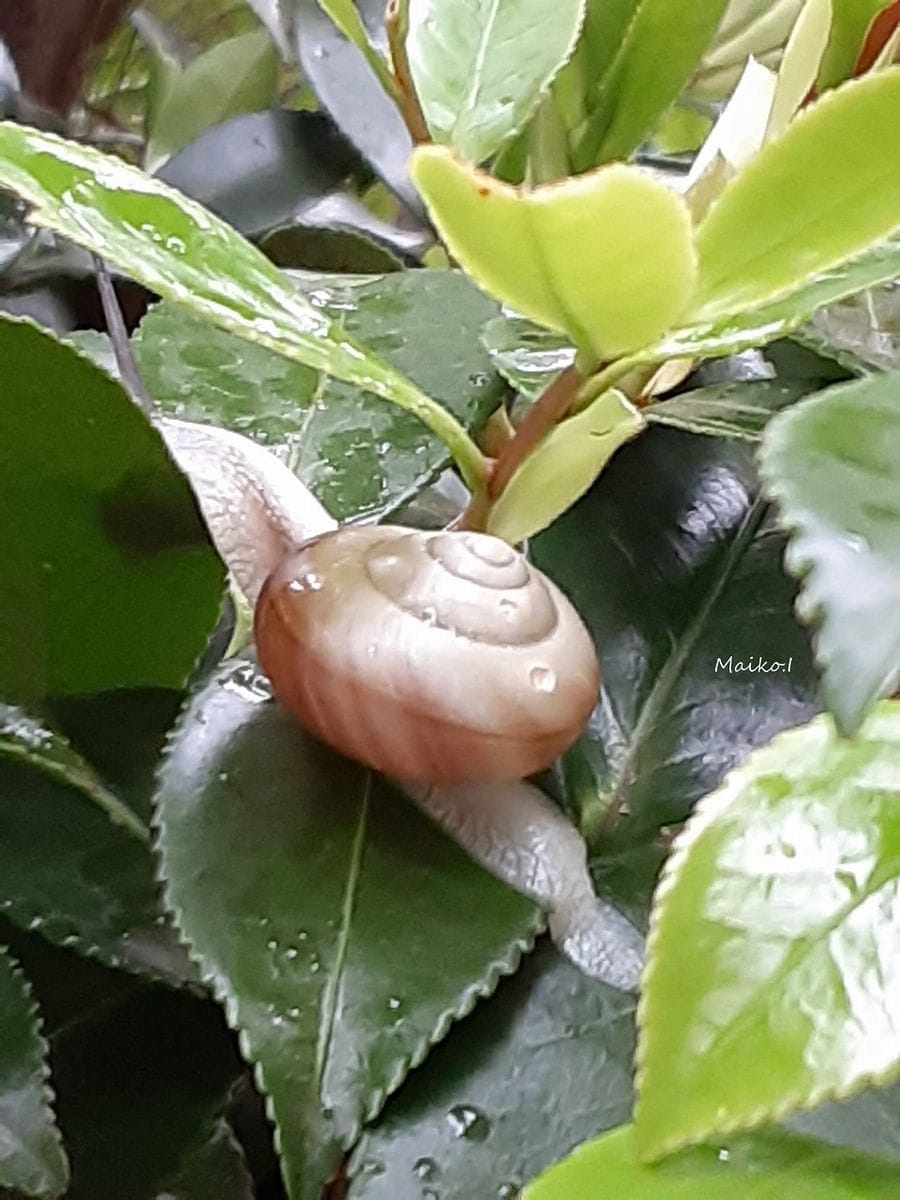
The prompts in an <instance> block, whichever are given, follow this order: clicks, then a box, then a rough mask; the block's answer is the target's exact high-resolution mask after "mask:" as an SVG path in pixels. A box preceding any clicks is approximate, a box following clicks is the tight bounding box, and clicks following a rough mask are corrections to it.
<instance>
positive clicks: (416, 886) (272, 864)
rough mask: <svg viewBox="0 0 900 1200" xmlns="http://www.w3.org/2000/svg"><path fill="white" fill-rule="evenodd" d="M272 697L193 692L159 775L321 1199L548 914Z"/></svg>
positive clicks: (284, 1129) (219, 987)
mask: <svg viewBox="0 0 900 1200" xmlns="http://www.w3.org/2000/svg"><path fill="white" fill-rule="evenodd" d="M266 698H267V696H266V681H265V679H264V678H263V677H261V676H259V675H258V674H257V673H256V672H255V670H254V668H253V667H252V666H251V665H249V664H247V663H236V664H232V665H230V666H229V667H227V668H225V669H223V670H222V671H221V672H220V673H219V674H218V676H217V677H215V678H214V679H213V680H212V682H211V683H210V684H209V686H208V687H207V688H206V689H205V690H204V691H202V692H200V693H199V694H198V695H197V696H196V697H195V699H194V701H193V704H192V705H191V707H190V708H189V709H188V710H187V712H186V714H185V717H184V719H183V721H182V724H181V726H180V728H179V730H178V732H177V734H176V736H175V737H174V739H173V740H172V742H171V743H170V749H169V754H168V756H167V759H166V762H165V766H164V769H163V773H162V776H161V782H160V790H159V794H158V797H157V803H158V810H157V811H158V822H159V828H160V846H161V850H162V856H163V871H164V875H165V878H166V880H167V897H168V901H169V904H170V906H171V908H172V909H173V911H174V912H175V913H176V916H177V921H178V924H179V926H180V928H181V930H182V931H183V933H184V935H185V936H186V938H187V939H188V941H189V942H190V944H191V947H192V949H193V952H194V954H196V955H197V956H198V958H199V959H200V961H201V963H202V967H203V973H204V975H205V977H206V978H207V979H208V980H209V981H210V983H211V984H212V986H213V987H214V989H215V992H216V994H217V995H218V996H219V997H220V998H221V999H222V1000H223V1001H224V1003H225V1005H226V1009H227V1011H228V1013H229V1018H230V1020H231V1021H232V1023H233V1024H234V1025H235V1026H236V1027H238V1028H239V1029H240V1030H241V1032H242V1037H243V1046H244V1048H245V1050H246V1052H247V1054H248V1055H249V1057H250V1058H251V1059H252V1060H253V1061H254V1062H255V1063H257V1064H258V1070H259V1079H260V1082H261V1084H262V1086H263V1088H264V1089H265V1091H266V1092H267V1093H268V1094H269V1096H270V1099H271V1108H272V1112H273V1115H274V1118H275V1121H276V1124H277V1126H278V1130H279V1139H280V1147H281V1151H282V1160H283V1169H284V1174H285V1178H286V1181H287V1184H288V1190H289V1193H290V1195H291V1196H292V1197H294V1198H296V1200H307V1198H309V1200H318V1198H319V1196H320V1191H321V1187H322V1184H323V1183H324V1182H325V1180H327V1179H328V1178H329V1177H330V1176H331V1174H332V1173H333V1172H334V1170H335V1169H336V1167H337V1165H338V1163H339V1161H340V1157H341V1151H342V1149H343V1148H346V1147H347V1146H349V1145H351V1144H352V1142H353V1141H354V1140H355V1138H356V1137H357V1135H358V1132H359V1128H360V1124H361V1122H362V1121H364V1120H366V1119H370V1118H371V1117H373V1116H374V1115H375V1114H376V1113H377V1112H378V1111H379V1109H380V1108H381V1106H382V1104H383V1103H384V1100H385V1098H386V1096H387V1095H389V1094H390V1093H391V1092H392V1091H393V1090H395V1088H397V1087H398V1086H399V1084H400V1082H401V1081H402V1079H403V1077H404V1076H405V1074H406V1073H407V1071H408V1070H409V1068H410V1067H411V1066H412V1065H414V1064H416V1063H418V1062H420V1061H421V1060H422V1058H424V1056H425V1054H426V1053H427V1052H428V1050H429V1049H430V1047H431V1045H432V1044H433V1043H434V1042H435V1041H437V1040H439V1039H440V1038H441V1037H443V1036H444V1034H445V1033H446V1032H447V1029H448V1028H449V1026H450V1025H451V1023H452V1022H453V1021H454V1020H455V1019H456V1018H458V1017H460V1016H462V1015H464V1014H465V1013H467V1012H469V1011H470V1010H471V1009H472V1007H473V1006H474V1004H475V1002H476V1000H477V999H478V997H479V996H484V995H487V994H489V993H490V992H491V991H493V989H494V987H495V986H496V983H497V980H498V978H499V976H500V975H501V974H503V973H508V972H510V971H512V970H514V969H515V967H516V966H517V965H518V961H519V958H520V955H521V953H522V951H523V950H524V949H526V948H527V947H528V946H529V945H530V942H531V940H532V939H533V936H534V932H535V929H536V927H537V925H538V923H539V921H540V917H539V915H538V914H537V913H536V910H535V908H534V906H533V905H531V904H529V903H528V902H527V901H525V900H523V899H522V898H521V897H520V896H517V895H515V894H514V893H513V892H511V891H508V890H507V889H506V888H504V887H503V886H502V885H500V884H499V883H498V882H497V881H496V880H494V879H493V878H491V877H490V876H489V875H487V874H485V873H484V872H482V871H481V870H480V869H479V868H478V867H476V866H475V865H474V864H473V863H472V862H471V860H470V859H469V858H468V857H467V856H466V855H465V854H464V853H463V852H462V851H461V850H460V849H459V848H458V847H456V846H455V845H453V843H451V842H450V841H449V840H447V839H446V838H445V837H444V836H443V835H442V834H440V833H438V832H437V831H436V830H435V829H433V828H432V827H431V826H430V825H429V824H428V822H427V821H426V820H425V819H424V818H423V817H421V816H420V815H419V814H418V813H417V812H416V811H415V809H414V808H413V807H412V806H411V805H410V804H409V803H408V802H407V801H404V800H402V799H400V798H399V797H398V796H397V795H396V794H395V793H393V792H391V791H390V789H389V788H387V787H386V786H385V785H384V784H382V783H380V782H379V781H378V780H377V779H376V778H375V777H373V776H372V775H371V774H370V773H368V772H367V771H365V770H363V769H362V768H360V767H357V766H355V765H353V764H351V763H349V762H347V761H345V760H343V759H338V758H337V757H335V756H334V755H333V754H332V753H330V752H329V751H327V750H325V749H324V748H322V747H321V746H319V745H317V744H316V743H314V742H313V741H312V740H311V739H310V738H309V737H308V736H306V735H304V734H303V733H302V732H301V731H300V730H299V729H298V728H297V727H296V726H295V725H294V723H293V721H292V720H291V719H290V717H289V716H288V715H287V714H286V713H285V712H284V711H283V710H282V709H281V708H280V707H279V706H277V705H275V704H272V703H266V702H265V701H266Z"/></svg>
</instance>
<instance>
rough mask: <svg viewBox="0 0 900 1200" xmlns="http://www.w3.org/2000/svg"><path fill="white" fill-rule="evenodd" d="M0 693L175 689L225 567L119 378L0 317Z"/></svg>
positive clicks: (202, 635) (14, 696) (208, 623)
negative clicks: (0, 368)
mask: <svg viewBox="0 0 900 1200" xmlns="http://www.w3.org/2000/svg"><path fill="white" fill-rule="evenodd" d="M0 358H2V361H3V363H4V379H5V384H4V404H3V406H2V409H0V477H2V479H3V487H2V489H0V561H2V563H3V574H4V586H3V588H2V589H0V693H2V694H4V695H5V697H6V698H7V699H9V700H20V699H21V700H26V701H27V700H32V699H37V698H39V697H41V696H45V695H48V694H54V695H74V694H77V693H84V692H91V691H96V690H100V689H104V688H114V687H128V686H139V685H147V684H159V685H164V686H165V685H175V686H178V685H181V684H182V683H183V682H184V680H185V679H186V677H187V676H188V674H189V673H190V671H191V668H192V667H193V665H194V662H195V660H196V658H197V656H198V655H199V653H200V652H201V650H202V649H203V646H204V644H205V642H206V638H207V636H208V634H209V631H210V629H211V628H212V625H213V623H214V621H215V618H216V613H217V611H218V607H219V600H220V595H221V588H222V582H223V572H222V567H221V565H220V564H219V562H218V559H217V557H216V555H215V553H214V551H213V549H212V547H211V545H210V543H209V540H208V538H207V535H206V531H205V529H204V527H203V524H202V522H201V520H200V517H199V514H198V512H197V507H196V503H195V501H194V497H193V494H192V493H191V490H190V488H189V486H188V483H187V481H186V480H185V479H184V478H183V477H182V476H181V475H180V474H179V472H178V471H177V470H176V469H175V467H174V465H173V464H172V462H171V459H170V458H169V457H168V455H167V454H166V451H165V448H164V446H163V443H162V440H161V438H160V437H159V434H158V433H157V432H156V431H155V430H154V429H153V428H152V427H151V425H150V424H149V422H148V421H147V419H146V418H145V417H144V416H143V414H142V413H141V412H140V411H139V410H138V409H137V408H136V407H135V405H134V404H133V403H132V401H131V400H130V398H129V397H128V396H127V395H126V394H125V392H124V391H123V389H122V388H121V387H120V386H119V384H118V383H115V382H114V381H113V380H111V379H110V378H109V377H108V376H107V375H105V374H104V373H103V372H102V371H100V370H99V369H98V368H96V367H95V366H94V365H93V364H92V363H91V362H89V361H88V360H87V359H86V358H84V357H82V356H81V355H80V354H78V353H77V352H76V351H75V350H73V349H72V348H71V347H70V346H66V345H63V344H62V343H60V342H57V341H56V340H55V339H54V338H53V337H51V336H50V335H49V334H47V333H44V332H42V331H41V330H39V329H38V328H37V327H36V326H34V325H31V324H30V323H27V322H23V321H15V320H10V319H8V318H3V319H0Z"/></svg>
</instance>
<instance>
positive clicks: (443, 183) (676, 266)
mask: <svg viewBox="0 0 900 1200" xmlns="http://www.w3.org/2000/svg"><path fill="white" fill-rule="evenodd" d="M413 175H414V178H415V180H416V183H417V184H418V185H419V187H420V189H421V191H422V194H423V195H424V197H425V200H426V202H427V204H428V206H429V210H430V211H431V215H432V217H433V218H434V220H435V222H436V224H437V226H438V228H439V230H440V232H441V235H442V237H443V238H444V241H445V242H446V244H447V246H448V248H449V250H450V252H451V253H452V254H453V255H454V257H455V258H456V259H457V260H458V261H459V262H460V263H461V265H462V266H463V267H464V268H465V269H466V270H467V271H468V272H469V273H470V274H471V275H472V276H473V277H474V279H475V280H476V281H477V282H478V283H480V284H481V285H482V287H484V288H485V290H486V291H487V292H489V293H490V294H491V295H493V296H496V298H497V299H498V300H501V301H502V302H503V303H504V304H508V305H510V306H511V307H512V308H515V309H516V310H517V311H518V312H520V313H522V314H524V315H525V316H527V317H531V318H532V319H533V320H535V321H537V322H538V323H539V324H541V325H545V326H547V327H549V328H550V329H556V330H558V331H560V332H565V333H567V334H568V335H569V337H571V338H572V339H573V340H574V342H575V344H576V345H577V346H579V347H580V348H583V349H585V350H589V351H593V352H594V353H595V354H596V355H597V357H598V358H601V359H604V358H609V357H612V356H614V355H617V354H621V353H623V352H625V351H627V350H634V349H637V348H638V347H640V346H643V345H646V344H647V343H648V342H650V341H652V340H653V339H654V338H655V337H657V336H658V335H659V334H660V333H662V331H663V330H664V329H666V328H668V327H669V326H670V325H671V324H672V323H673V322H674V321H675V319H676V318H677V317H678V316H679V314H680V313H681V311H682V309H683V308H684V306H685V304H686V302H687V301H688V299H689V297H690V294H691V291H692V289H693V286H694V274H695V263H694V250H693V245H692V241H691V226H690V216H689V214H688V210H687V207H686V206H685V204H684V201H683V200H681V198H680V197H678V196H676V195H674V193H672V192H671V191H670V190H669V189H667V188H666V187H665V186H664V185H663V184H661V183H660V182H658V181H657V180H654V179H651V178H650V177H649V176H648V175H646V174H644V173H642V172H640V171H638V170H637V169H636V168H632V167H625V166H613V167H607V168H605V169H604V170H601V171H597V172H595V173H594V174H592V175H585V176H582V177H580V178H577V179H571V180H567V181H566V182H564V183H560V184H555V185H551V186H548V187H543V188H537V189H535V190H533V191H517V190H516V189H514V188H510V187H508V186H507V185H506V184H501V183H498V182H497V181H496V180H494V179H492V178H491V177H490V176H489V175H486V174H484V173H482V172H479V171H475V170H473V169H472V168H471V167H469V166H468V165H467V164H465V163H463V162H461V161H460V160H459V159H457V158H455V157H454V156H453V155H452V154H451V153H450V152H449V151H448V150H446V149H444V148H441V147H422V148H420V149H419V150H418V151H417V152H416V155H415V158H414V160H413ZM598 229H599V230H602V231H603V235H602V237H600V236H597V230H598Z"/></svg>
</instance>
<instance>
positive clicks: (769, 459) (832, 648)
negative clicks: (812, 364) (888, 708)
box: [761, 372, 900, 733]
mask: <svg viewBox="0 0 900 1200" xmlns="http://www.w3.org/2000/svg"><path fill="white" fill-rule="evenodd" d="M761 462H762V470H763V477H764V479H765V481H766V486H767V488H768V490H769V491H770V492H771V494H772V495H773V496H774V497H775V498H776V499H777V501H778V503H779V506H780V508H781V514H782V520H783V522H784V524H785V525H786V526H787V528H788V529H790V530H791V532H792V537H791V541H790V546H789V549H788V558H787V562H788V565H789V567H790V569H791V570H792V571H793V572H794V573H795V574H796V575H797V576H798V577H799V578H800V581H801V588H800V598H799V601H798V612H799V613H800V614H801V616H802V617H803V618H804V620H806V621H807V622H809V623H810V624H811V625H813V626H815V627H817V632H816V638H815V650H816V660H817V662H818V663H819V666H820V667H821V669H822V673H823V694H824V698H825V701H826V704H827V706H828V708H829V710H830V711H831V712H832V713H833V714H834V716H835V719H836V721H837V723H838V725H839V727H840V728H841V729H842V730H843V731H844V732H845V733H852V732H853V731H854V730H855V729H857V728H858V726H859V725H860V723H861V721H862V720H863V717H864V716H865V714H866V711H867V710H868V708H869V707H870V706H871V705H872V703H873V702H874V701H875V700H877V699H878V698H879V697H880V696H887V695H890V694H891V692H893V691H894V690H895V688H896V687H897V685H898V682H900V372H894V373H892V374H888V375H876V376H873V377H871V378H869V379H864V380H860V381H859V382H857V383H849V384H844V385H841V386H838V387H835V388H830V389H829V390H828V391H826V392H822V393H820V394H819V395H817V396H811V397H810V398H809V399H807V400H806V401H805V402H804V403H802V404H799V405H797V406H796V407H795V408H794V409H792V410H791V411H790V412H787V413H784V414H782V416H781V417H779V418H778V420H776V421H774V422H773V423H772V424H771V425H770V426H769V428H768V430H767V431H766V436H765V439H764V441H763V449H762V457H761Z"/></svg>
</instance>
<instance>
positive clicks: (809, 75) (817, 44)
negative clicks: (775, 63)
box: [766, 0, 831, 139]
mask: <svg viewBox="0 0 900 1200" xmlns="http://www.w3.org/2000/svg"><path fill="white" fill-rule="evenodd" d="M830 31H831V0H806V3H805V4H804V6H803V11H802V12H801V13H800V16H799V17H798V18H797V24H796V25H795V26H794V28H793V30H792V31H791V36H790V38H789V39H788V44H787V45H786V46H785V48H784V57H783V58H782V60H781V66H780V67H779V68H778V83H777V84H776V87H775V99H774V101H773V103H772V112H771V115H770V116H769V126H768V129H767V130H766V138H767V139H768V138H773V137H778V135H779V134H781V133H783V132H784V131H785V129H787V127H788V122H789V121H790V119H791V117H792V116H793V115H794V113H795V112H796V111H797V109H798V108H799V107H800V105H801V104H802V103H803V100H804V98H805V97H806V96H807V94H808V93H809V89H810V88H811V87H812V86H813V84H814V83H815V81H816V72H817V71H818V69H819V63H820V62H821V61H822V55H823V54H824V53H825V46H826V45H827V43H828V34H829V33H830Z"/></svg>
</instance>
